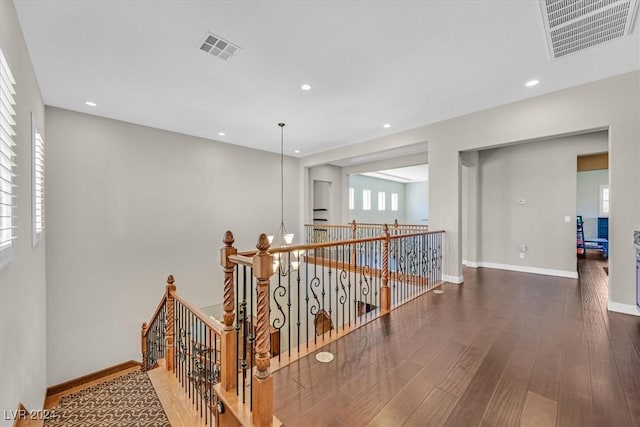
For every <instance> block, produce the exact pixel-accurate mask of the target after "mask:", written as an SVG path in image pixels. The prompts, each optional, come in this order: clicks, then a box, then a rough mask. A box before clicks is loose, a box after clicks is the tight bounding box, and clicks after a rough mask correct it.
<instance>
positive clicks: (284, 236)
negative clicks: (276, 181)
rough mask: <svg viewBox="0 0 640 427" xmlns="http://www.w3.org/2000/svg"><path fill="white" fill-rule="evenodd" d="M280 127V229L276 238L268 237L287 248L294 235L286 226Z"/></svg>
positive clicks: (276, 245) (281, 132) (282, 138)
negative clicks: (288, 231)
mask: <svg viewBox="0 0 640 427" xmlns="http://www.w3.org/2000/svg"><path fill="white" fill-rule="evenodd" d="M278 126H280V227H279V228H278V232H277V233H276V234H275V236H273V235H271V236H267V237H268V238H269V244H271V246H274V247H282V246H287V245H290V244H291V243H293V238H294V234H293V233H287V229H286V227H285V226H284V126H285V124H284V123H278Z"/></svg>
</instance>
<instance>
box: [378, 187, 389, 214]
mask: <svg viewBox="0 0 640 427" xmlns="http://www.w3.org/2000/svg"><path fill="white" fill-rule="evenodd" d="M378 210H379V211H386V210H387V192H386V191H378Z"/></svg>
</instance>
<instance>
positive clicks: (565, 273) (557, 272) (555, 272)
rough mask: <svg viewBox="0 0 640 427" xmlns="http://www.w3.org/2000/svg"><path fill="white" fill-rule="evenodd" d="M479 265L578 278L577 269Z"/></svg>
mask: <svg viewBox="0 0 640 427" xmlns="http://www.w3.org/2000/svg"><path fill="white" fill-rule="evenodd" d="M478 267H484V268H495V269H498V270H510V271H518V272H520V273H533V274H542V275H544V276H557V277H567V278H569V279H577V278H578V272H577V271H567V270H553V269H550V268H538V267H527V266H524V265H511V264H497V263H494V262H479V263H478Z"/></svg>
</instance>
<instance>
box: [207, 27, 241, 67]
mask: <svg viewBox="0 0 640 427" xmlns="http://www.w3.org/2000/svg"><path fill="white" fill-rule="evenodd" d="M238 49H240V46H238V45H235V44H233V43H231V42H230V41H229V40H225V39H223V38H222V37H220V36H216V35H215V34H213V33H209V32H207V33H205V35H204V37H203V38H202V41H201V42H200V50H202V51H204V52H207V53H210V54H211V55H213V56H217V57H218V58H220V59H223V60H225V61H227V60H228V59H229V58H231V57H232V56H233V55H235V53H236V51H237V50H238Z"/></svg>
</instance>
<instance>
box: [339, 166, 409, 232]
mask: <svg viewBox="0 0 640 427" xmlns="http://www.w3.org/2000/svg"><path fill="white" fill-rule="evenodd" d="M349 187H352V188H353V189H354V196H355V204H354V209H353V210H349V221H352V220H354V219H355V220H356V223H365V224H366V223H369V224H393V222H394V221H395V220H396V219H397V220H398V223H400V224H404V223H405V219H404V211H403V210H404V205H405V192H404V184H403V183H401V182H394V181H387V180H384V179H378V178H372V177H370V176H364V175H351V176H350V177H349ZM363 190H371V209H370V210H364V209H363V208H362V191H363ZM379 191H383V192H384V193H385V199H386V202H385V203H386V204H385V210H383V211H379V210H378V192H379ZM391 193H397V194H398V210H397V211H392V210H391ZM347 207H348V206H347Z"/></svg>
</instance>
